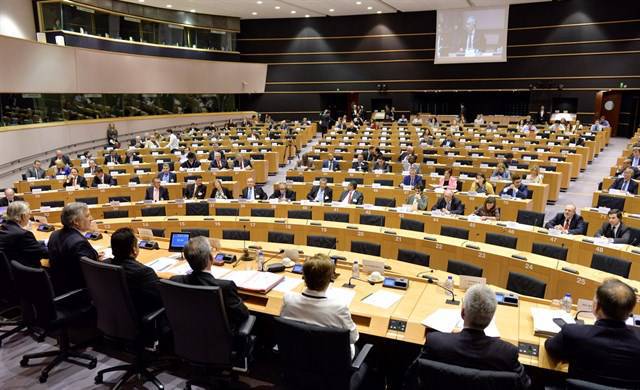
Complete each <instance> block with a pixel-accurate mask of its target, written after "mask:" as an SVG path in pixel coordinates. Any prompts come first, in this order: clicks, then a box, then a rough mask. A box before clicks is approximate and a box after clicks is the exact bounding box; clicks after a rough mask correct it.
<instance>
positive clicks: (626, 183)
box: [622, 181, 629, 192]
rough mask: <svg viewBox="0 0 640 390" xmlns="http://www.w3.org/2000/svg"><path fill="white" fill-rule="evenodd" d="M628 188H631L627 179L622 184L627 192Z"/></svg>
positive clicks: (623, 189)
mask: <svg viewBox="0 0 640 390" xmlns="http://www.w3.org/2000/svg"><path fill="white" fill-rule="evenodd" d="M628 188H629V182H628V181H625V182H624V183H623V184H622V191H624V192H627V189H628Z"/></svg>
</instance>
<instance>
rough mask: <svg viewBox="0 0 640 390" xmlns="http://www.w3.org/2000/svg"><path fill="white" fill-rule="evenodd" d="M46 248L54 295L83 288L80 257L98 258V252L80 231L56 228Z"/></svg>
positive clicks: (84, 284)
mask: <svg viewBox="0 0 640 390" xmlns="http://www.w3.org/2000/svg"><path fill="white" fill-rule="evenodd" d="M48 248H49V271H50V275H51V282H52V283H53V287H54V290H55V292H56V295H60V294H64V293H66V292H69V291H73V290H75V289H78V288H84V287H85V286H86V283H85V281H84V276H83V275H82V270H81V269H80V258H81V257H83V256H85V257H88V258H90V259H92V260H98V252H96V251H95V249H93V247H92V246H91V244H90V243H89V241H88V240H87V239H86V238H84V236H83V235H82V233H80V232H79V231H78V230H76V229H74V228H67V227H64V228H62V229H60V230H56V231H55V232H53V233H51V236H50V237H49V243H48Z"/></svg>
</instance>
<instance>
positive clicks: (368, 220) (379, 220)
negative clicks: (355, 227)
mask: <svg viewBox="0 0 640 390" xmlns="http://www.w3.org/2000/svg"><path fill="white" fill-rule="evenodd" d="M384 222H385V216H384V215H375V214H360V224H361V225H371V226H384Z"/></svg>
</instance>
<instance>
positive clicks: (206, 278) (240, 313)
mask: <svg viewBox="0 0 640 390" xmlns="http://www.w3.org/2000/svg"><path fill="white" fill-rule="evenodd" d="M183 253H184V257H185V259H186V260H187V262H188V263H189V266H190V267H191V269H192V270H193V272H191V273H190V274H187V275H175V276H172V277H171V280H172V281H174V282H178V283H183V284H188V285H191V286H213V287H219V288H220V291H221V292H222V300H223V301H224V306H225V309H226V312H227V316H228V317H229V324H230V325H231V328H232V331H233V332H234V333H235V332H236V331H237V330H238V327H239V326H240V325H242V323H243V322H244V321H246V320H247V318H249V310H248V309H247V307H246V306H245V304H244V303H243V302H242V299H241V298H240V296H239V295H238V288H237V287H236V284H235V283H234V282H233V281H231V280H222V279H216V278H214V277H213V275H212V274H211V265H212V264H213V259H214V254H213V249H212V248H211V243H210V242H209V239H208V238H206V237H194V238H192V239H190V240H189V242H187V245H186V246H185V247H184V252H183Z"/></svg>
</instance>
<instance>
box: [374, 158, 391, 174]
mask: <svg viewBox="0 0 640 390" xmlns="http://www.w3.org/2000/svg"><path fill="white" fill-rule="evenodd" d="M373 171H374V172H375V171H382V173H389V172H391V167H390V166H389V164H388V163H387V162H386V161H385V160H384V158H382V156H380V157H378V159H377V160H376V162H375V164H373Z"/></svg>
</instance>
